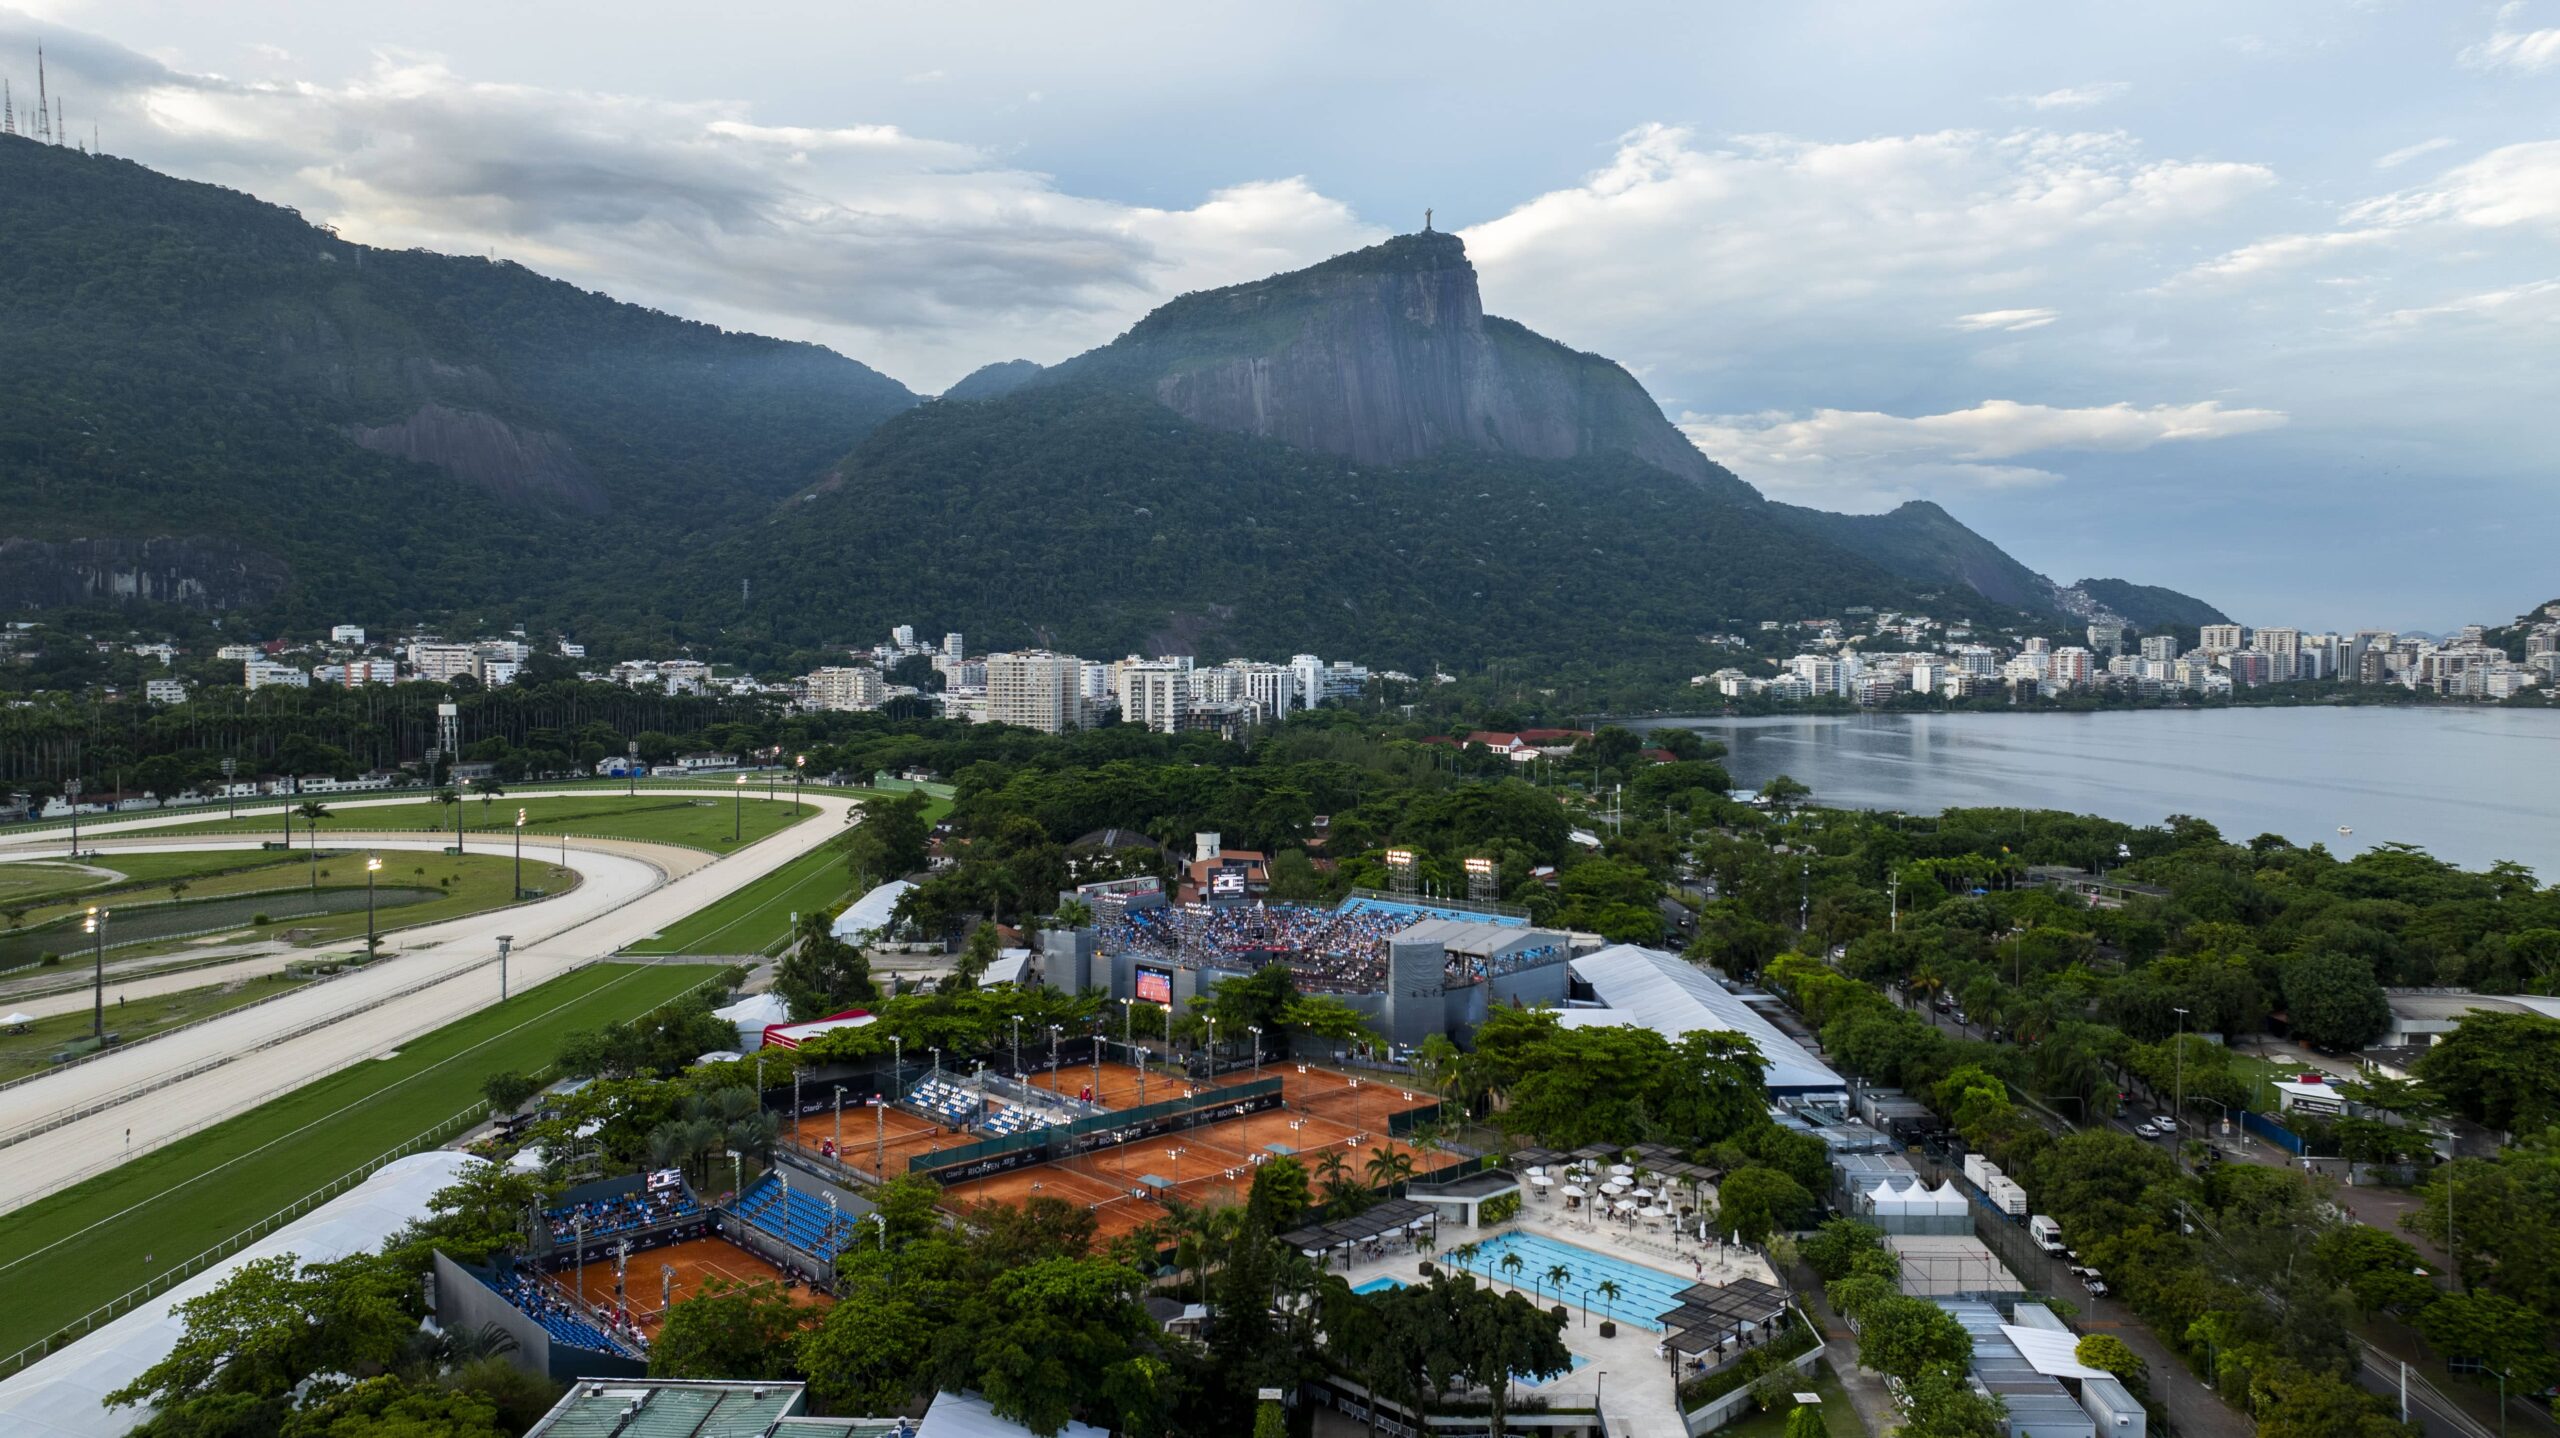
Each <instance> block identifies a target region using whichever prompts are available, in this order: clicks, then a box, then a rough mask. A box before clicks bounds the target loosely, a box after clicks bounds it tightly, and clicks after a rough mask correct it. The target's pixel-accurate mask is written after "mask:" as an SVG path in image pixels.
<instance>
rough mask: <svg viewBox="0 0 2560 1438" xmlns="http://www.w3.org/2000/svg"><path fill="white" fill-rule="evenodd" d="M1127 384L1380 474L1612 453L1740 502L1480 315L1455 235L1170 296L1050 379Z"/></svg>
mask: <svg viewBox="0 0 2560 1438" xmlns="http://www.w3.org/2000/svg"><path fill="white" fill-rule="evenodd" d="M1079 378H1083V379H1097V380H1101V381H1104V382H1108V383H1115V384H1121V385H1126V386H1128V387H1131V388H1135V389H1138V390H1140V391H1142V392H1144V393H1147V394H1149V395H1151V396H1152V397H1154V398H1155V399H1157V400H1160V401H1161V402H1163V403H1164V404H1165V405H1166V406H1167V407H1169V408H1171V409H1173V410H1175V411H1176V412H1178V413H1180V414H1181V415H1183V416H1184V417H1185V418H1188V419H1190V420H1193V421H1194V422H1196V423H1199V424H1204V425H1208V426H1211V427H1213V428H1217V429H1224V430H1231V431H1237V432H1241V433H1246V434H1253V435H1260V436H1263V437H1266V438H1270V439H1276V440H1279V441H1282V442H1283V443H1286V444H1291V445H1295V446H1297V447H1299V448H1302V449H1310V450H1316V451H1320V452H1323V453H1327V454H1339V455H1345V456H1348V457H1350V458H1352V459H1355V460H1359V461H1361V462H1363V463H1367V464H1378V465H1392V464H1400V463H1405V462H1409V461H1412V460H1417V459H1421V458H1424V457H1426V456H1430V455H1435V454H1438V453H1440V452H1442V451H1444V450H1449V449H1459V450H1467V449H1474V450H1485V451H1492V452H1497V453H1503V454H1512V455H1519V456H1522V457H1525V458H1530V459H1584V458H1593V457H1599V456H1606V455H1618V454H1628V455H1634V456H1636V457H1638V458H1641V459H1643V460H1645V461H1647V462H1649V463H1651V464H1654V465H1656V466H1658V467H1660V468H1662V469H1665V470H1667V471H1669V472H1671V473H1673V474H1676V475H1679V476H1681V477H1682V478H1685V479H1688V480H1691V481H1692V482H1694V483H1697V484H1699V485H1701V486H1704V487H1708V488H1710V489H1713V490H1715V491H1717V492H1718V493H1719V494H1721V495H1723V496H1724V497H1727V498H1734V499H1744V500H1756V499H1757V498H1758V495H1757V493H1756V492H1755V491H1753V490H1752V489H1751V488H1750V487H1749V486H1748V485H1745V484H1743V483H1742V482H1741V481H1740V480H1738V479H1735V478H1734V477H1733V476H1732V475H1731V474H1730V473H1728V472H1726V471H1725V470H1724V469H1723V468H1722V467H1721V466H1718V465H1717V464H1715V463H1714V462H1713V461H1711V460H1709V459H1708V458H1707V457H1706V456H1705V455H1703V454H1701V453H1699V452H1698V450H1697V448H1696V447H1695V446H1694V445H1692V444H1690V443H1689V442H1688V440H1687V439H1686V438H1685V437H1684V436H1682V435H1681V434H1680V432H1679V431H1678V430H1677V429H1674V428H1673V427H1672V425H1671V424H1670V422H1669V421H1668V420H1666V419H1664V418H1663V415H1662V411H1661V409H1660V408H1659V407H1658V406H1656V405H1655V404H1654V402H1653V399H1652V397H1651V396H1649V395H1647V394H1646V393H1645V392H1644V388H1643V386H1641V385H1639V384H1637V383H1636V381H1635V378H1634V377H1633V376H1632V375H1629V374H1628V373H1627V372H1626V371H1625V370H1623V369H1621V368H1619V367H1618V366H1617V365H1616V364H1614V363H1612V362H1611V361H1609V360H1607V359H1604V358H1602V357H1600V356H1598V355H1590V354H1583V353H1580V352H1578V351H1575V350H1571V349H1568V348H1566V347H1565V346H1563V345H1560V344H1557V343H1555V342H1554V341H1552V340H1548V339H1545V338H1542V337H1541V336H1539V335H1536V334H1533V333H1531V332H1530V331H1529V330H1527V329H1525V328H1523V327H1521V326H1519V325H1517V324H1513V323H1512V322H1510V321H1508V320H1502V319H1497V318H1493V317H1490V316H1488V315H1486V314H1485V312H1484V302H1483V298H1482V296H1481V295H1480V294H1479V292H1478V290H1477V287H1476V272H1475V266H1474V265H1472V264H1470V263H1468V260H1467V253H1466V246H1465V245H1464V244H1463V243H1462V242H1461V241H1460V240H1459V239H1458V237H1457V236H1455V235H1449V234H1440V233H1436V232H1425V233H1423V234H1418V235H1401V236H1398V237H1396V238H1395V239H1392V240H1389V241H1387V242H1386V243H1384V244H1381V245H1374V246H1372V247H1370V248H1368V249H1365V250H1358V251H1354V252H1353V253H1351V254H1347V255H1342V256H1338V257H1336V258H1334V259H1331V260H1327V261H1326V262H1324V263H1323V264H1320V265H1316V266H1314V267H1312V268H1309V269H1304V270H1299V271H1297V272H1295V273H1292V274H1285V275H1277V276H1274V277H1272V278H1270V279H1267V280H1258V281H1255V282H1253V283H1251V284H1243V285H1235V286H1231V287H1229V288H1226V289H1221V290H1209V291H1205V292H1202V293H1199V294H1191V295H1185V296H1183V297H1182V298H1180V299H1178V300H1175V301H1174V302H1172V303H1171V304H1168V305H1166V306H1164V307H1163V308H1162V309H1159V310H1157V311H1156V312H1155V313H1153V314H1151V315H1149V316H1147V317H1146V318H1145V319H1144V320H1142V321H1140V322H1139V323H1138V325H1137V326H1136V327H1135V328H1133V329H1132V330H1130V331H1129V333H1128V334H1126V335H1124V336H1122V337H1121V338H1120V339H1118V340H1116V341H1114V342H1113V343H1111V344H1110V345H1107V346H1105V347H1104V348H1102V349H1100V350H1096V351H1094V352H1093V353H1091V354H1088V355H1085V356H1082V357H1079V358H1077V359H1074V360H1070V361H1068V362H1067V363H1066V364H1064V365H1061V366H1059V367H1058V368H1057V369H1055V370H1053V371H1051V372H1050V374H1049V375H1048V376H1045V377H1044V379H1046V380H1047V381H1048V382H1068V381H1073V380H1076V379H1079Z"/></svg>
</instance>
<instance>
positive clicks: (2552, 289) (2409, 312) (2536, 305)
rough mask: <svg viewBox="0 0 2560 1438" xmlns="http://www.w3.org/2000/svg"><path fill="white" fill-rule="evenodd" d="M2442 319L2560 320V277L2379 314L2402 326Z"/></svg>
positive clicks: (2544, 323)
mask: <svg viewBox="0 0 2560 1438" xmlns="http://www.w3.org/2000/svg"><path fill="white" fill-rule="evenodd" d="M2445 320H2455V321H2469V322H2474V323H2482V324H2516V325H2532V326H2535V327H2537V328H2543V327H2547V326H2549V325H2550V324H2552V323H2553V322H2554V321H2560V279H2553V280H2534V281H2532V282H2530V283H2527V284H2521V285H2509V286H2507V287H2506V288H2504V289H2495V290H2484V291H2482V292H2480V293H2478V294H2471V295H2458V296H2456V297H2454V298H2452V299H2449V300H2444V301H2441V302H2439V303H2436V304H2432V305H2415V306H2411V307H2409V308H2407V309H2397V310H2393V311H2391V312H2390V313H2389V314H2387V315H2384V316H2383V322H2384V323H2385V324H2390V325H2397V326H2402V327H2410V326H2417V325H2424V324H2430V323H2434V322H2438V321H2445ZM2545 332H2547V329H2546V331H2545Z"/></svg>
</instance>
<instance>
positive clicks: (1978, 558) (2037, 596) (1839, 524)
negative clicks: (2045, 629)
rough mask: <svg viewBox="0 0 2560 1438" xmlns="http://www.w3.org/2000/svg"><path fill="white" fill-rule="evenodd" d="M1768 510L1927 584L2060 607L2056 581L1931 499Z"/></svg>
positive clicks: (2012, 602) (2041, 607) (2010, 602)
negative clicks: (1868, 506) (1864, 510)
mask: <svg viewBox="0 0 2560 1438" xmlns="http://www.w3.org/2000/svg"><path fill="white" fill-rule="evenodd" d="M1770 508H1772V509H1774V510H1776V511H1777V512H1778V513H1779V514H1780V515H1781V516H1783V517H1784V518H1785V520H1786V522H1787V523H1788V524H1791V525H1793V526H1795V527H1796V528H1797V529H1800V530H1802V531H1804V532H1805V533H1807V534H1812V535H1818V536H1820V537H1821V538H1824V539H1827V540H1829V541H1831V542H1832V543H1834V544H1837V545H1839V546H1840V547H1841V548H1843V549H1846V550H1848V551H1849V552H1850V553H1852V554H1857V555H1862V556H1864V557H1865V558H1867V559H1869V560H1872V561H1874V562H1875V563H1876V564H1877V565H1879V566H1881V567H1882V568H1884V569H1886V570H1889V571H1891V572H1892V573H1895V574H1899V575H1901V576H1903V577H1904V578H1906V579H1913V580H1917V581H1919V582H1921V583H1924V584H1936V585H1948V586H1956V585H1960V586H1962V587H1964V588H1967V589H1970V590H1972V591H1973V592H1974V593H1976V594H1979V595H1981V596H1982V597H1983V598H1985V599H1988V600H1990V601H1991V602H1992V603H1994V604H2005V605H2007V606H2009V607H2010V608H2012V609H2024V610H2029V611H2032V612H2037V613H2054V612H2059V611H2060V610H2061V608H2062V606H2061V604H2060V602H2059V601H2058V600H2057V599H2056V598H2055V591H2054V584H2053V581H2052V580H2050V579H2047V578H2045V577H2044V576H2043V575H2041V574H2038V573H2036V572H2035V571H2034V570H2032V569H2029V568H2027V567H2026V566H2025V565H2023V564H2020V563H2019V562H2018V561H2016V560H2015V559H2012V558H2010V557H2009V555H2008V553H2007V551H2005V550H2003V549H2001V548H2000V546H1998V545H1996V544H1993V543H1992V542H1991V541H1990V540H1987V539H1985V538H1983V537H1982V536H1981V535H1979V534H1976V533H1974V532H1973V531H1972V530H1970V529H1967V528H1965V527H1964V526H1963V525H1962V524H1960V523H1958V522H1957V520H1956V517H1955V516H1954V515H1952V514H1949V513H1947V512H1946V511H1945V510H1943V509H1940V508H1939V507H1938V506H1936V505H1934V504H1931V503H1930V502H1928V501H1927V500H1924V499H1922V500H1913V501H1911V502H1910V503H1908V504H1905V505H1903V506H1902V507H1900V508H1899V509H1895V510H1892V511H1890V512H1889V513H1885V514H1833V513H1831V512H1829V511H1827V510H1820V509H1806V508H1803V507H1801V506H1798V505H1793V504H1772V505H1771V506H1770Z"/></svg>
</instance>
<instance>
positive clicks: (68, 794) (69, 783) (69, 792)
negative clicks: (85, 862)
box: [62, 779, 293, 859]
mask: <svg viewBox="0 0 2560 1438" xmlns="http://www.w3.org/2000/svg"><path fill="white" fill-rule="evenodd" d="M62 793H63V796H64V797H65V798H68V799H69V800H70V801H71V857H73V858H75V859H77V858H79V857H80V781H79V780H77V779H65V780H63V781H62ZM284 842H285V847H287V848H291V847H293V815H292V814H291V813H290V812H288V813H287V814H286V815H285V821H284Z"/></svg>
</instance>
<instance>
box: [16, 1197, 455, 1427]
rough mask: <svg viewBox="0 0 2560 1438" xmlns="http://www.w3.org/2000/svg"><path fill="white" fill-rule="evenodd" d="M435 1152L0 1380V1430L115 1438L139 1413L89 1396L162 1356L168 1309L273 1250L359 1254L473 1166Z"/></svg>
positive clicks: (179, 1327) (171, 1328)
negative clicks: (108, 1405) (8, 1377)
mask: <svg viewBox="0 0 2560 1438" xmlns="http://www.w3.org/2000/svg"><path fill="white" fill-rule="evenodd" d="M479 1161H480V1160H478V1159H475V1158H473V1157H472V1156H471V1155H469V1154H467V1153H457V1152H455V1151H453V1150H452V1149H437V1150H435V1151H434V1152H432V1153H420V1154H412V1155H410V1156H409V1157H407V1158H402V1159H394V1160H393V1161H391V1162H390V1163H387V1164H385V1165H383V1166H382V1168H381V1169H379V1170H378V1171H376V1172H375V1173H374V1175H373V1176H372V1177H371V1178H368V1179H366V1180H365V1181H364V1182H362V1183H360V1184H358V1185H356V1186H355V1187H354V1188H352V1189H350V1190H348V1191H347V1192H345V1193H342V1194H340V1195H338V1196H337V1197H336V1198H333V1199H331V1200H329V1201H328V1202H327V1203H324V1204H322V1205H320V1206H319V1207H318V1208H315V1209H313V1210H312V1211H311V1212H309V1213H307V1214H304V1215H303V1216H302V1217H300V1218H297V1219H295V1220H294V1221H293V1222H291V1223H288V1224H286V1225H285V1226H284V1227H282V1228H279V1229H277V1230H276V1231H275V1232H273V1233H271V1234H268V1235H267V1236H266V1237H264V1238H262V1239H259V1240H258V1241H257V1242H255V1243H252V1244H250V1245H249V1246H248V1247H246V1248H244V1249H242V1250H241V1251H240V1252H238V1253H236V1254H234V1255H232V1256H231V1257H230V1258H227V1259H225V1260H223V1261H222V1262H220V1263H217V1264H215V1265H214V1266H213V1267H211V1268H208V1269H206V1270H205V1271H204V1272H202V1273H199V1274H197V1275H196V1276H195V1277H193V1278H190V1279H188V1280H187V1281H186V1282H184V1283H181V1284H179V1285H178V1286H177V1287H175V1288H172V1289H170V1290H169V1291H168V1292H166V1293H163V1294H161V1295H160V1296H158V1297H156V1298H154V1299H152V1300H151V1301H149V1302H147V1303H145V1304H143V1305H142V1306H141V1307H139V1308H136V1309H134V1310H133V1311H132V1312H131V1313H128V1314H126V1315H124V1316H123V1317H122V1318H118V1319H116V1320H114V1321H113V1322H111V1323H108V1324H106V1325H105V1326H103V1327H101V1328H99V1329H98V1331H97V1332H95V1333H92V1334H90V1335H88V1336H87V1337H85V1338H82V1339H81V1340H80V1341H79V1342H77V1343H74V1344H72V1345H70V1346H69V1347H67V1348H64V1349H62V1350H61V1351H60V1352H57V1353H53V1354H50V1355H48V1356H46V1357H44V1358H41V1359H38V1360H37V1361H36V1362H34V1363H32V1364H29V1365H28V1366H27V1367H26V1368H25V1369H23V1370H21V1371H20V1372H19V1373H17V1374H16V1375H15V1376H13V1377H11V1378H10V1379H9V1380H8V1381H6V1382H0V1432H6V1433H9V1434H11V1435H13V1438H16V1435H25V1438H115V1435H119V1434H123V1433H125V1432H128V1431H130V1430H131V1429H132V1427H133V1425H134V1424H136V1423H138V1422H140V1421H141V1420H142V1419H143V1418H145V1417H147V1416H149V1415H148V1413H147V1412H145V1411H144V1410H141V1409H134V1408H108V1407H106V1406H105V1405H104V1404H103V1403H101V1402H100V1401H99V1400H101V1399H103V1398H104V1397H106V1395H108V1394H110V1393H113V1392H114V1391H116V1390H117V1389H119V1388H122V1387H124V1386H125V1385H126V1384H128V1383H131V1382H132V1381H133V1380H134V1379H136V1378H139V1377H141V1376H142V1371H143V1370H144V1369H146V1368H149V1367H150V1366H151V1365H153V1364H155V1363H157V1362H159V1361H160V1360H161V1359H163V1358H166V1357H168V1356H169V1352H170V1350H171V1349H173V1348H175V1347H177V1344H178V1340H179V1338H181V1337H183V1336H184V1335H185V1333H186V1325H185V1324H183V1323H181V1322H180V1321H179V1320H178V1319H177V1318H176V1317H175V1316H173V1315H174V1313H175V1311H176V1309H177V1306H178V1305H179V1304H181V1303H183V1302H185V1301H186V1300H188V1299H190V1298H195V1297H197V1296H199V1295H202V1294H205V1293H209V1292H211V1291H213V1289H215V1288H216V1287H218V1286H220V1285H221V1283H222V1281H223V1280H224V1279H227V1278H229V1277H230V1276H231V1275H232V1274H233V1273H234V1272H236V1271H237V1270H238V1269H239V1268H240V1267H241V1266H242V1265H243V1264H247V1263H253V1262H256V1261H257V1260H259V1259H264V1258H273V1257H275V1256H276V1255H278V1254H281V1253H291V1254H295V1255H297V1256H299V1257H300V1258H301V1259H302V1261H303V1262H305V1263H319V1262H322V1261H324V1260H327V1259H333V1258H344V1257H346V1256H347V1255H348V1254H351V1253H363V1252H369V1251H371V1250H373V1249H375V1248H379V1247H381V1246H382V1241H383V1240H384V1239H386V1238H389V1237H390V1236H391V1235H392V1234H394V1233H397V1232H399V1231H400V1230H401V1229H403V1228H405V1227H407V1226H408V1224H409V1221H410V1220H411V1219H414V1218H420V1217H423V1216H425V1214H426V1211H427V1200H428V1198H429V1197H431V1196H433V1195H434V1193H435V1192H436V1190H438V1189H440V1188H443V1187H445V1186H446V1185H448V1184H450V1183H452V1182H453V1181H454V1179H455V1178H456V1177H457V1176H458V1175H459V1174H460V1173H461V1172H462V1170H463V1169H465V1168H467V1167H469V1166H470V1165H472V1164H474V1163H477V1162H479Z"/></svg>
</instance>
